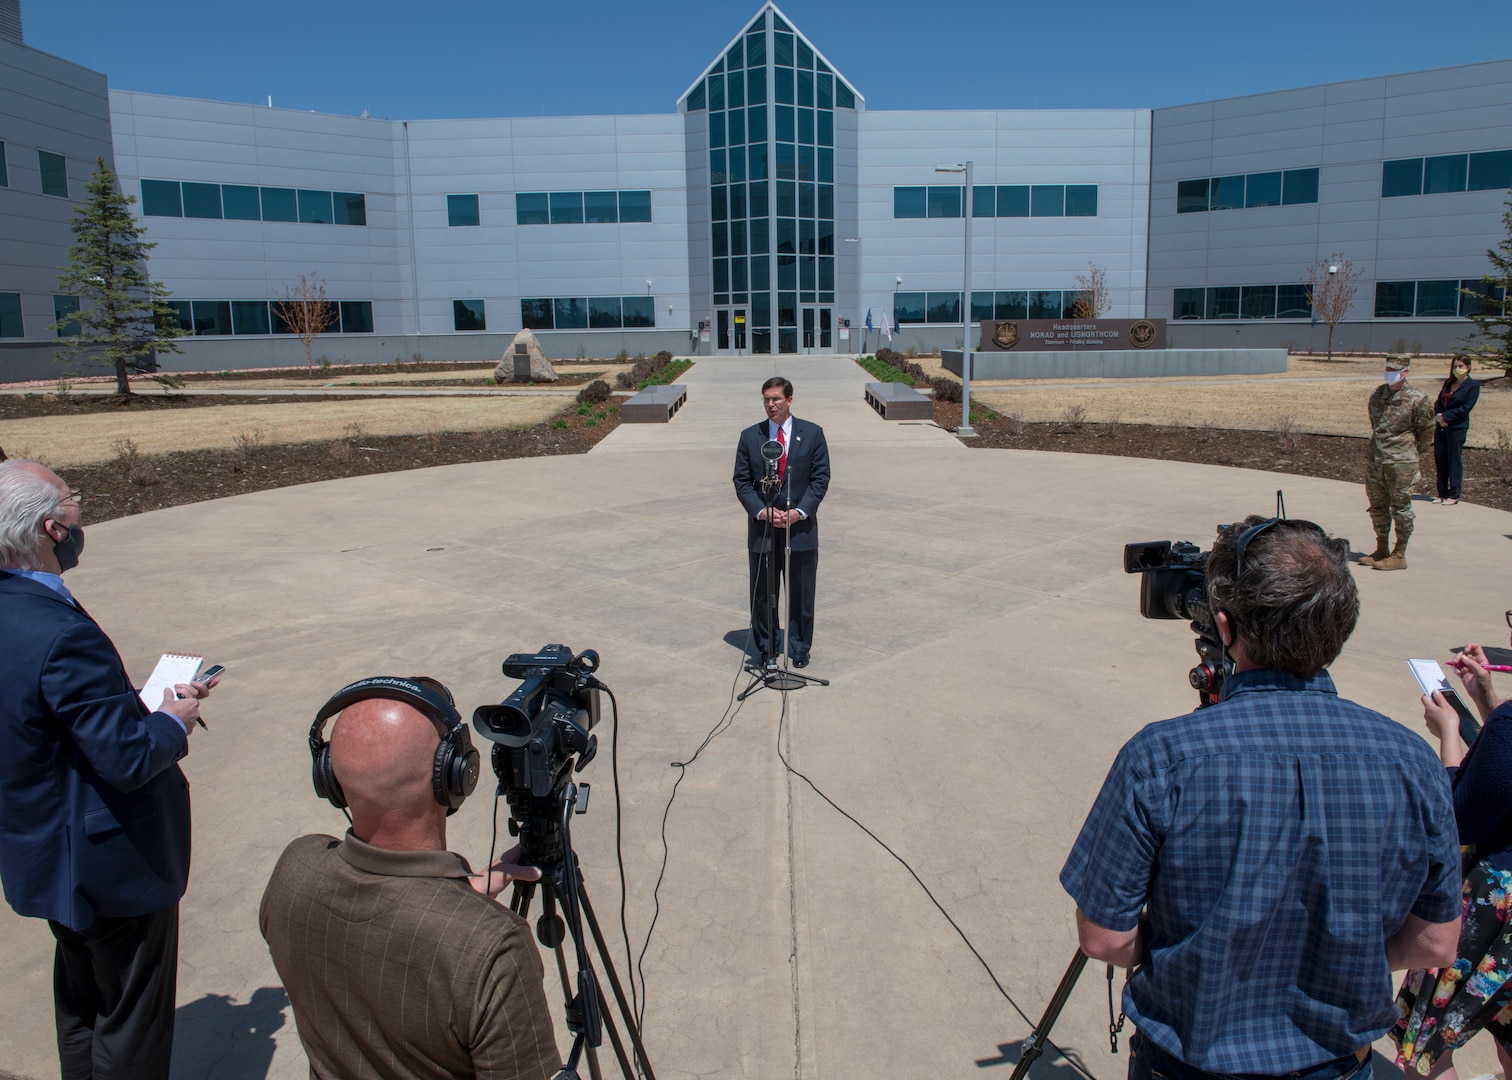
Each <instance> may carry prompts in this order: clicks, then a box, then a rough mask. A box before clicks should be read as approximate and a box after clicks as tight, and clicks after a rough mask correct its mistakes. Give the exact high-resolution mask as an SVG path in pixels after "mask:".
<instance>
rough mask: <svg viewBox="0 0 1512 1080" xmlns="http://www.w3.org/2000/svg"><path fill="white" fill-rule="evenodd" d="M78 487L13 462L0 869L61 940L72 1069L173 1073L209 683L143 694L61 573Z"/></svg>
mask: <svg viewBox="0 0 1512 1080" xmlns="http://www.w3.org/2000/svg"><path fill="white" fill-rule="evenodd" d="M79 498H80V497H79V494H78V492H70V490H69V489H68V487H67V486H66V485H65V484H64V483H63V481H62V480H60V479H58V477H57V476H56V475H55V474H53V473H52V472H51V471H50V470H48V469H46V468H44V467H43V466H41V465H38V464H37V463H36V462H33V461H19V460H17V461H6V462H0V745H4V747H5V752H4V753H3V754H0V879H3V881H4V886H5V898H6V900H7V901H8V902H9V903H10V905H11V907H13V908H15V910H16V913H17V914H19V915H27V916H33V917H36V918H43V919H46V920H47V922H48V926H49V927H50V928H51V929H52V933H53V937H54V938H56V939H57V949H56V952H55V956H54V968H53V997H54V1003H55V1007H56V1016H57V1025H58V1056H59V1059H60V1061H61V1064H62V1075H63V1077H64V1080H73V1078H92V1077H96V1076H111V1077H144V1078H145V1077H162V1076H167V1075H168V1063H169V1059H170V1057H171V1054H172V1050H173V1010H174V993H175V989H176V985H177V974H178V901H179V898H180V897H181V896H183V894H184V888H185V886H186V885H187V883H188V880H189V786H188V782H187V781H186V780H185V779H184V774H183V773H182V772H180V771H179V768H178V765H177V764H176V762H177V761H178V759H179V758H181V757H183V756H184V754H185V753H187V752H188V748H189V742H188V737H189V732H191V731H193V730H194V724H195V722H196V721H198V719H199V699H200V698H202V697H204V696H205V695H206V694H207V693H209V689H210V687H209V686H207V685H205V684H201V683H193V684H187V683H186V684H181V685H179V686H177V687H175V688H174V690H173V691H168V692H165V693H164V695H163V703H162V705H161V706H160V707H159V709H158V711H156V712H153V711H151V710H149V709H148V708H147V707H146V706H145V705H143V704H142V701H141V699H140V698H139V697H138V696H137V692H136V691H135V690H133V689H132V686H131V680H130V678H129V677H128V676H127V674H126V669H125V667H124V665H122V663H121V658H120V656H119V655H118V654H117V653H116V650H115V646H113V645H112V644H111V643H110V639H109V638H108V637H106V636H105V632H104V631H103V630H101V629H100V627H99V626H98V625H96V623H95V621H94V620H93V619H91V618H90V617H89V615H88V613H86V612H85V611H84V609H83V608H81V607H80V606H79V605H78V602H77V601H75V600H74V598H73V596H72V595H71V594H70V593H69V591H68V589H67V588H66V587H65V586H64V585H63V577H62V575H63V573H64V571H66V570H69V569H71V568H72V567H74V566H75V565H77V563H78V558H79V552H80V551H82V550H83V547H84V530H83V529H82V528H81V527H80V525H79V521H80V516H81V515H80V510H79ZM210 685H214V684H213V682H212V683H211V684H210Z"/></svg>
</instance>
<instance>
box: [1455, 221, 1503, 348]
mask: <svg viewBox="0 0 1512 1080" xmlns="http://www.w3.org/2000/svg"><path fill="white" fill-rule="evenodd" d="M1502 224H1503V225H1505V226H1506V227H1507V235H1506V236H1505V237H1503V238H1502V242H1501V243H1499V244H1497V245H1496V246H1495V247H1494V248H1487V249H1486V258H1487V259H1489V260H1491V268H1492V271H1491V273H1489V274H1485V275H1483V276H1482V277H1481V280H1480V285H1479V286H1478V287H1476V288H1472V289H1461V290H1460V293H1461V295H1463V296H1465V297H1467V298H1470V299H1472V300H1474V301H1475V305H1474V310H1473V311H1471V312H1470V314H1469V318H1470V321H1471V322H1473V323H1475V329H1476V330H1477V331H1478V334H1477V336H1476V337H1474V338H1471V339H1469V340H1468V341H1467V344H1468V345H1469V346H1470V348H1471V349H1472V350H1474V352H1475V354H1476V359H1477V360H1479V361H1480V362H1481V363H1483V364H1487V365H1489V366H1491V367H1500V368H1504V369H1506V371H1507V374H1508V375H1512V199H1509V200H1507V212H1506V213H1505V214H1503V215H1502Z"/></svg>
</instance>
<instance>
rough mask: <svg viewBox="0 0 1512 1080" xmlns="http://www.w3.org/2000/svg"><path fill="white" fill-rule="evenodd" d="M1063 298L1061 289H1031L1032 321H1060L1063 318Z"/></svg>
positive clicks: (1030, 306) (1030, 310)
mask: <svg viewBox="0 0 1512 1080" xmlns="http://www.w3.org/2000/svg"><path fill="white" fill-rule="evenodd" d="M1062 312H1063V307H1062V297H1061V290H1059V289H1031V290H1030V292H1029V317H1030V318H1031V319H1059V318H1061V316H1062Z"/></svg>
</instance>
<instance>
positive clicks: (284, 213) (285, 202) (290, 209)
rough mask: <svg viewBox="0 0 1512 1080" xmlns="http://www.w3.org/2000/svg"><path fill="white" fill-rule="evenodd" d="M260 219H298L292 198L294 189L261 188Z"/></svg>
mask: <svg viewBox="0 0 1512 1080" xmlns="http://www.w3.org/2000/svg"><path fill="white" fill-rule="evenodd" d="M262 219H263V220H264V221H298V220H299V214H298V211H297V207H296V204H295V200H294V189H293V188H282V187H265V188H263V189H262Z"/></svg>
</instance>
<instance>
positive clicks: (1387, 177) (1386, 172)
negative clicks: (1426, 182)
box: [1381, 158, 1423, 199]
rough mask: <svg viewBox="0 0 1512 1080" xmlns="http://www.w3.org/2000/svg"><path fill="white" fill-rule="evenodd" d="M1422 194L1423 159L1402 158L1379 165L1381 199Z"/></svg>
mask: <svg viewBox="0 0 1512 1080" xmlns="http://www.w3.org/2000/svg"><path fill="white" fill-rule="evenodd" d="M1422 193H1423V159H1422V158H1403V159H1402V160H1400V161H1383V162H1382V163H1381V198H1383V199H1394V198H1397V197H1399V196H1402V195H1421V194H1422Z"/></svg>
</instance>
